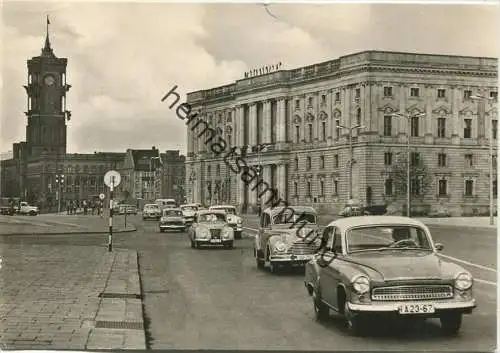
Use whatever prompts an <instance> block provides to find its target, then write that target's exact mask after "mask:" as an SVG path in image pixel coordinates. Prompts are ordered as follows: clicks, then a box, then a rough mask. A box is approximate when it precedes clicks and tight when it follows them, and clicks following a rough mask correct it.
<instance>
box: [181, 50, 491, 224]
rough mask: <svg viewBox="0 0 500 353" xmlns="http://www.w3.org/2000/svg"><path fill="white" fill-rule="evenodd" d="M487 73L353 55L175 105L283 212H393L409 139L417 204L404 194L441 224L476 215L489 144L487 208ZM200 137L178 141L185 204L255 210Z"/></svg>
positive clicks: (485, 200) (482, 63)
mask: <svg viewBox="0 0 500 353" xmlns="http://www.w3.org/2000/svg"><path fill="white" fill-rule="evenodd" d="M254 71H255V70H254ZM258 71H259V70H258ZM497 71H498V61H497V59H495V58H482V57H465V56H447V55H431V54H414V53H397V52H382V51H365V52H360V53H355V54H352V55H347V56H343V57H340V58H338V59H336V60H332V61H328V62H323V63H320V64H314V65H311V66H307V67H302V68H298V69H293V70H269V68H268V69H266V70H264V69H261V70H260V74H256V75H248V74H247V75H245V78H243V79H240V80H238V81H236V82H235V83H232V84H229V85H226V86H221V87H216V88H212V89H208V90H202V91H197V92H192V93H189V94H188V95H187V102H188V103H189V104H190V105H191V106H192V108H193V109H192V111H196V112H198V113H199V117H202V119H204V120H205V121H206V122H207V123H209V124H210V126H211V127H213V128H214V129H216V130H217V131H218V133H219V134H222V136H224V138H225V140H226V141H227V142H229V145H230V146H229V147H228V148H227V150H229V148H231V147H233V146H237V147H240V148H241V149H242V150H243V151H246V152H247V153H246V154H245V158H246V161H247V164H248V165H261V166H262V167H263V169H262V173H263V174H262V175H263V177H264V180H265V181H266V182H267V183H269V185H271V186H273V187H275V188H276V189H277V190H278V191H279V193H280V196H281V197H282V199H284V200H288V202H289V204H295V205H296V204H300V205H312V206H313V207H315V208H316V209H318V210H320V211H327V210H328V211H330V212H338V211H339V210H340V209H341V208H342V207H343V206H344V205H345V203H346V201H347V200H348V199H349V197H350V196H352V198H353V199H355V200H359V201H360V202H361V203H363V204H380V203H388V204H392V205H394V208H396V209H398V210H400V211H401V210H402V209H403V207H404V206H403V205H404V204H405V197H406V195H405V192H397V190H396V188H395V175H394V173H395V168H396V164H397V161H398V160H399V158H400V156H406V152H407V136H408V133H407V131H411V132H410V134H411V137H410V148H411V162H412V164H416V165H419V163H422V162H423V163H424V164H425V166H426V167H427V175H428V176H429V178H428V180H430V182H429V183H430V184H429V183H428V185H429V186H428V191H427V192H426V194H425V195H422V194H419V192H418V181H417V182H416V183H417V184H416V186H415V188H414V190H415V191H413V192H414V193H416V194H417V195H415V197H414V198H413V199H412V210H413V207H415V208H418V209H420V210H424V211H425V212H432V210H433V209H437V208H438V205H444V206H445V207H446V208H447V209H448V211H449V212H450V213H451V214H452V215H472V214H487V213H488V210H489V184H490V178H489V173H488V171H489V167H488V163H489V160H490V159H489V158H490V157H489V156H490V155H489V147H488V146H489V143H490V136H493V144H494V152H493V155H494V156H493V158H492V161H493V162H492V163H493V165H494V168H495V171H494V180H493V188H494V194H495V198H496V174H497V173H496V153H497V152H496V151H497V148H496V145H497V140H496V138H497V122H498V120H497V116H498V115H497V114H498V113H497V95H498V87H497V81H498V75H497ZM474 95H482V96H484V97H486V99H485V100H482V101H478V100H476V99H473V96H474ZM395 112H399V113H403V114H406V116H407V118H406V119H405V118H404V117H403V118H398V117H396V116H394V115H393V114H394V113H395ZM419 113H420V114H421V117H415V115H417V114H419ZM423 114H425V115H423ZM407 124H410V126H408V125H407ZM338 126H340V127H338ZM356 126H361V127H360V128H357V127H356ZM202 130H203V125H199V126H198V129H195V130H194V131H191V129H190V128H188V132H187V139H188V154H187V159H186V185H187V188H186V191H187V197H188V199H189V200H190V201H192V202H202V203H207V204H208V203H214V202H220V201H223V202H227V203H233V204H235V205H238V206H240V207H241V208H242V209H248V208H249V207H253V206H255V205H256V204H257V202H258V197H257V190H254V191H252V190H251V188H250V187H248V186H247V185H245V183H244V182H243V181H242V180H241V178H240V175H236V174H234V173H233V171H231V170H230V169H229V168H228V167H227V166H226V164H225V163H224V161H223V160H222V158H221V156H217V155H215V154H213V153H212V152H210V151H209V147H210V144H205V143H204V141H205V140H206V138H207V137H206V136H208V135H201V137H198V135H199V134H200V131H201V133H202ZM202 134H203V133H202ZM350 137H351V138H352V139H350ZM349 140H351V142H352V150H351V149H350V148H349ZM263 143H266V144H270V145H269V146H270V147H269V148H268V149H267V150H265V151H263V152H262V153H260V154H258V153H255V152H252V150H251V149H249V147H251V146H256V145H258V144H263ZM351 151H352V154H351ZM351 156H352V158H351ZM350 160H351V161H352V172H351V171H350V168H349V161H350ZM405 160H406V159H405ZM253 185H254V184H252V185H251V186H253ZM351 189H352V190H351ZM412 189H413V188H412ZM495 204H496V200H495ZM425 212H424V213H425Z"/></svg>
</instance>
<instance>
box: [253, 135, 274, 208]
mask: <svg viewBox="0 0 500 353" xmlns="http://www.w3.org/2000/svg"><path fill="white" fill-rule="evenodd" d="M271 145H272V144H271V143H259V144H257V146H256V148H257V153H258V154H257V156H258V165H259V168H258V170H257V183H258V184H257V198H258V202H259V216H260V213H261V212H262V197H261V195H260V180H261V176H262V174H263V173H262V150H263V149H264V148H267V147H269V146H271Z"/></svg>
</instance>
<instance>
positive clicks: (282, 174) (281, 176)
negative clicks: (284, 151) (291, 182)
mask: <svg viewBox="0 0 500 353" xmlns="http://www.w3.org/2000/svg"><path fill="white" fill-rule="evenodd" d="M277 174H278V175H277V176H278V195H279V197H280V198H281V199H282V200H285V201H286V200H287V195H286V183H287V181H286V166H285V164H283V163H281V164H278V169H277Z"/></svg>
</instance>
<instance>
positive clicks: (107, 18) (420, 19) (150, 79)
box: [0, 1, 499, 153]
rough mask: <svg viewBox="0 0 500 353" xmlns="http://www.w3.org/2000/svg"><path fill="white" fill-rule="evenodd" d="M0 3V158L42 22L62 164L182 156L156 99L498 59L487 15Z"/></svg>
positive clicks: (18, 119) (173, 127)
mask: <svg viewBox="0 0 500 353" xmlns="http://www.w3.org/2000/svg"><path fill="white" fill-rule="evenodd" d="M268 8H269V9H270V10H271V11H272V13H273V14H274V15H275V16H276V17H277V18H278V20H277V19H275V18H273V17H271V16H270V15H269V14H268V13H267V12H266V11H265V8H264V7H263V5H258V4H249V3H247V4H241V3H240V4H234V3H233V4H203V3H181V4H174V3H144V4H142V3H130V2H129V3H116V2H115V3H109V2H108V3H96V2H71V1H69V2H63V1H58V2H51V3H43V2H32V3H30V2H17V1H16V2H9V1H4V2H3V9H2V12H3V31H2V36H3V38H2V43H3V56H2V65H3V67H2V77H3V79H2V81H1V82H2V119H1V135H0V136H1V146H0V152H6V151H8V150H10V149H11V145H12V143H13V142H17V141H20V140H24V138H25V126H26V117H25V115H24V113H23V112H24V111H25V110H26V96H25V91H24V89H23V87H22V85H23V84H25V83H26V76H27V75H26V60H27V59H28V58H31V57H32V56H37V55H39V54H40V51H41V48H42V46H43V43H44V36H45V21H46V14H49V16H50V21H51V26H50V31H51V36H50V38H51V42H52V46H53V48H54V52H55V54H56V55H57V56H58V57H66V58H68V74H67V76H68V83H70V84H71V85H72V88H71V90H70V91H69V93H68V98H67V101H68V109H70V110H71V111H72V118H71V121H70V122H69V123H68V149H69V152H72V153H73V152H79V153H86V152H90V153H92V152H93V151H123V150H125V149H126V148H150V147H151V146H153V145H155V146H157V147H158V148H160V149H161V150H166V149H177V148H180V149H181V150H183V151H185V145H186V141H185V129H184V126H183V124H182V122H181V121H179V120H178V119H176V118H175V117H174V114H173V113H172V112H170V111H169V110H168V109H167V107H166V105H165V104H162V103H161V101H160V99H161V97H162V96H163V95H164V94H165V93H166V92H167V91H168V90H169V89H170V88H171V87H172V86H173V85H178V86H179V90H178V91H179V92H180V93H181V94H185V93H187V92H190V91H194V90H198V89H205V88H211V87H214V86H217V85H222V84H227V83H231V82H233V81H234V80H237V79H240V78H242V77H243V74H244V72H245V71H246V70H249V69H252V68H257V67H261V66H264V65H268V64H274V63H278V62H279V61H281V62H283V68H285V69H291V68H295V67H300V66H303V65H308V64H312V63H315V62H321V61H325V60H329V59H335V58H338V57H339V56H342V55H347V54H351V53H354V52H357V51H362V50H369V49H377V50H393V51H410V52H430V53H441V54H455V55H473V56H490V57H498V53H499V44H498V40H497V39H498V36H497V35H498V31H499V26H498V24H497V23H498V22H499V21H498V20H499V16H498V15H499V10H498V9H499V8H498V6H485V5H482V6H481V5H457V4H455V5H429V4H427V5H425V4H404V5H395V4H307V5H305V4H271V5H270V6H269V7H268Z"/></svg>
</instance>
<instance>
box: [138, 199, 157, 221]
mask: <svg viewBox="0 0 500 353" xmlns="http://www.w3.org/2000/svg"><path fill="white" fill-rule="evenodd" d="M160 218H161V209H160V206H159V205H157V204H155V203H148V204H146V205H144V208H143V209H142V219H143V220H146V219H156V220H160Z"/></svg>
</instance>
